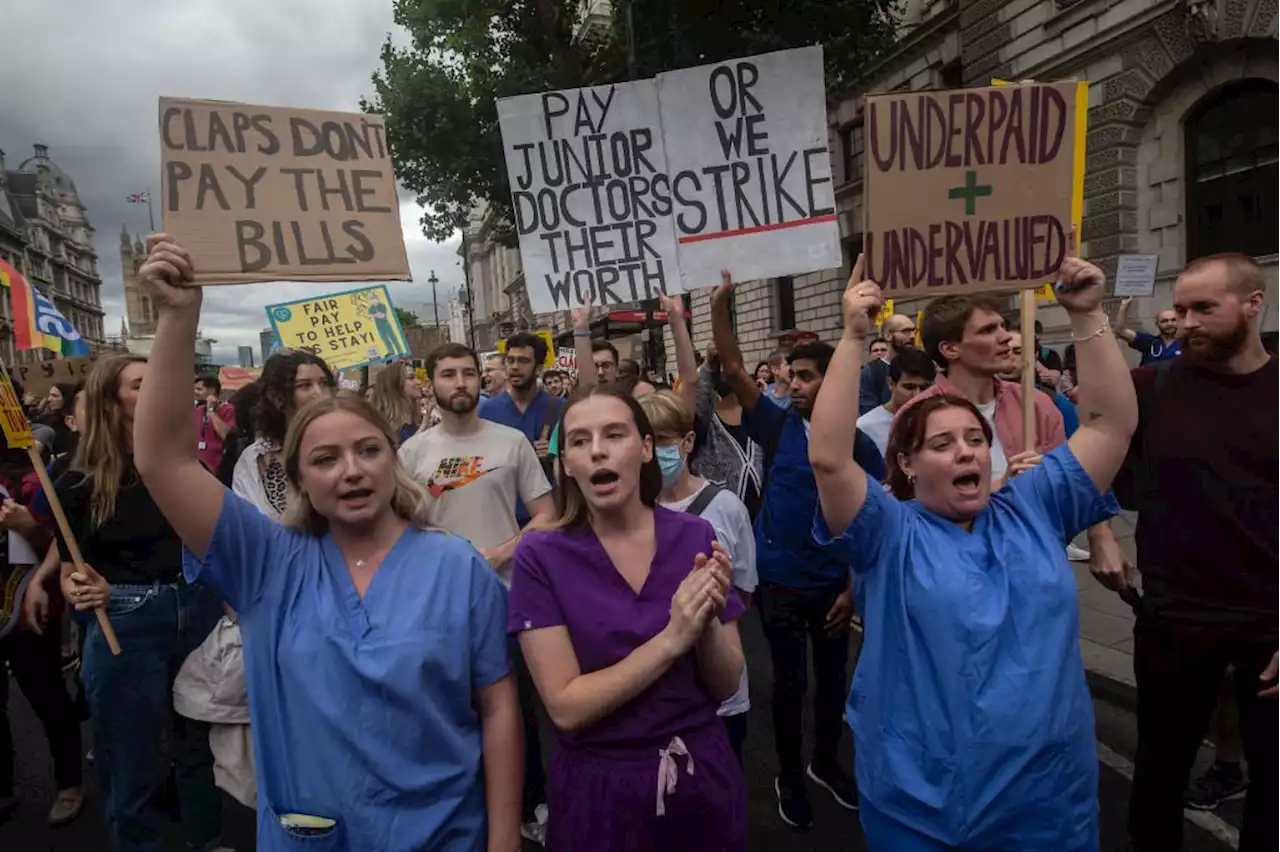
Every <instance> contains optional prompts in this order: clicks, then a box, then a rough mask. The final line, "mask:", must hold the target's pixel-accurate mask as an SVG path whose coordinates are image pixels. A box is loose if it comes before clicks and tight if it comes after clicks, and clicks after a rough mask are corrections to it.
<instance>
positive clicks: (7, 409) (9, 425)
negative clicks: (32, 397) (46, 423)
mask: <svg viewBox="0 0 1280 852" xmlns="http://www.w3.org/2000/svg"><path fill="white" fill-rule="evenodd" d="M0 429H3V430H4V438H5V441H7V442H8V444H9V447H10V448H11V449H16V450H24V449H26V448H27V447H33V446H35V443H36V439H35V436H34V435H32V434H31V423H30V421H28V420H27V413H26V411H24V410H23V408H22V400H20V399H18V394H17V392H16V391H15V390H14V389H13V382H12V381H11V380H10V379H9V373H8V371H7V370H3V369H0Z"/></svg>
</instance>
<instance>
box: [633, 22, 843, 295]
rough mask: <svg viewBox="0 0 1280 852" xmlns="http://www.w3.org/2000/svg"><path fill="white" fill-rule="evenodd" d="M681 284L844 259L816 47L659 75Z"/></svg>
mask: <svg viewBox="0 0 1280 852" xmlns="http://www.w3.org/2000/svg"><path fill="white" fill-rule="evenodd" d="M658 104H659V108H660V110H661V113H662V129H663V141H664V143H665V144H666V148H667V168H668V169H669V172H668V174H669V175H670V178H671V194H672V198H673V199H674V203H675V231H676V240H677V241H678V243H679V256H680V275H681V279H682V280H683V282H684V289H685V290H694V289H697V288H700V287H712V286H714V285H716V284H719V283H720V270H721V269H728V270H729V271H730V272H732V273H733V276H734V278H735V279H738V280H747V279H751V278H773V277H776V276H779V275H802V274H804V273H806V272H815V271H817V270H819V269H834V268H837V267H839V266H840V265H841V263H843V257H842V254H841V250H840V226H839V224H838V223H837V222H836V201H835V190H834V188H833V185H832V179H831V156H830V154H829V152H828V151H827V102H826V91H825V88H824V86H823V73H822V48H821V47H820V46H818V47H803V48H797V49H795V50H781V51H778V52H776V53H766V54H763V55H760V56H749V57H746V58H743V59H734V60H731V61H728V62H721V63H718V64H715V65H702V66H699V67H697V68H688V69H684V70H681V71H672V72H670V73H667V74H660V75H658Z"/></svg>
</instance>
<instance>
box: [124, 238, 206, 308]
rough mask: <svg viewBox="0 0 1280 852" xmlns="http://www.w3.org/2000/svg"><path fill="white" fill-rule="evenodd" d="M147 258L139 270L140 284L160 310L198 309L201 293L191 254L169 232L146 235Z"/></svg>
mask: <svg viewBox="0 0 1280 852" xmlns="http://www.w3.org/2000/svg"><path fill="white" fill-rule="evenodd" d="M147 252H148V254H147V262H146V263H144V264H142V269H140V270H139V271H138V278H139V279H140V280H141V282H142V286H143V287H144V288H146V291H147V293H148V294H150V296H151V299H152V301H154V302H155V303H156V306H157V307H158V308H160V309H161V310H163V309H165V308H174V309H177V310H192V309H195V310H199V309H200V300H201V297H202V293H201V290H200V288H199V287H193V286H191V284H192V282H194V281H195V268H194V267H193V265H192V263H191V255H190V254H188V253H187V250H186V249H184V248H183V247H182V246H180V245H178V244H177V243H175V242H171V241H170V239H169V235H168V234H152V235H151V236H149V237H147Z"/></svg>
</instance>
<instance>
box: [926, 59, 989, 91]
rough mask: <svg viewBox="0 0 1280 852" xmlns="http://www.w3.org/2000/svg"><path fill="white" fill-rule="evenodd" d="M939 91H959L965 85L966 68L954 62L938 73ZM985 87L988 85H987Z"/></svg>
mask: <svg viewBox="0 0 1280 852" xmlns="http://www.w3.org/2000/svg"><path fill="white" fill-rule="evenodd" d="M938 83H939V86H938V88H939V89H958V88H960V87H961V86H963V85H964V68H963V66H961V64H960V63H959V62H952V63H951V64H950V65H946V66H944V67H943V69H942V71H940V72H939V73H938ZM983 85H986V84H985V83H984V84H983Z"/></svg>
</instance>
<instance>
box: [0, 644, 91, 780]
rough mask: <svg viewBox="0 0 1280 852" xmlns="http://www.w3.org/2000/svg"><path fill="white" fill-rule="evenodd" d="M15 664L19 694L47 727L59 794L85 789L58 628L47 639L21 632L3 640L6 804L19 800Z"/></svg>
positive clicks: (1, 745)
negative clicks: (12, 689)
mask: <svg viewBox="0 0 1280 852" xmlns="http://www.w3.org/2000/svg"><path fill="white" fill-rule="evenodd" d="M5 660H8V661H9V669H10V670H11V671H12V672H13V677H14V680H16V681H17V682H18V688H19V689H21V690H22V694H23V695H25V696H26V697H27V703H29V704H30V705H31V709H32V710H33V711H35V714H36V718H37V719H39V720H40V724H41V725H42V726H44V735H45V738H46V739H47V740H48V741H49V753H50V755H51V756H52V757H53V777H54V782H55V784H56V785H57V788H58V789H59V790H66V789H68V788H71V787H79V786H80V766H81V751H80V723H79V721H77V719H76V710H75V704H74V703H73V702H72V700H71V694H70V693H69V692H67V682H66V681H65V680H63V677H62V640H61V637H60V636H59V631H58V630H57V629H56V627H55V625H52V624H50V625H49V626H47V627H46V628H45V632H44V635H43V636H37V635H36V634H34V633H31V632H29V631H27V630H22V629H19V630H17V631H15V632H13V633H10V634H9V635H8V636H6V637H5V638H4V639H0V798H3V797H6V796H11V795H13V731H12V730H11V729H10V727H9V713H8V707H9V678H8V677H6V676H5V673H4V661H5Z"/></svg>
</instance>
